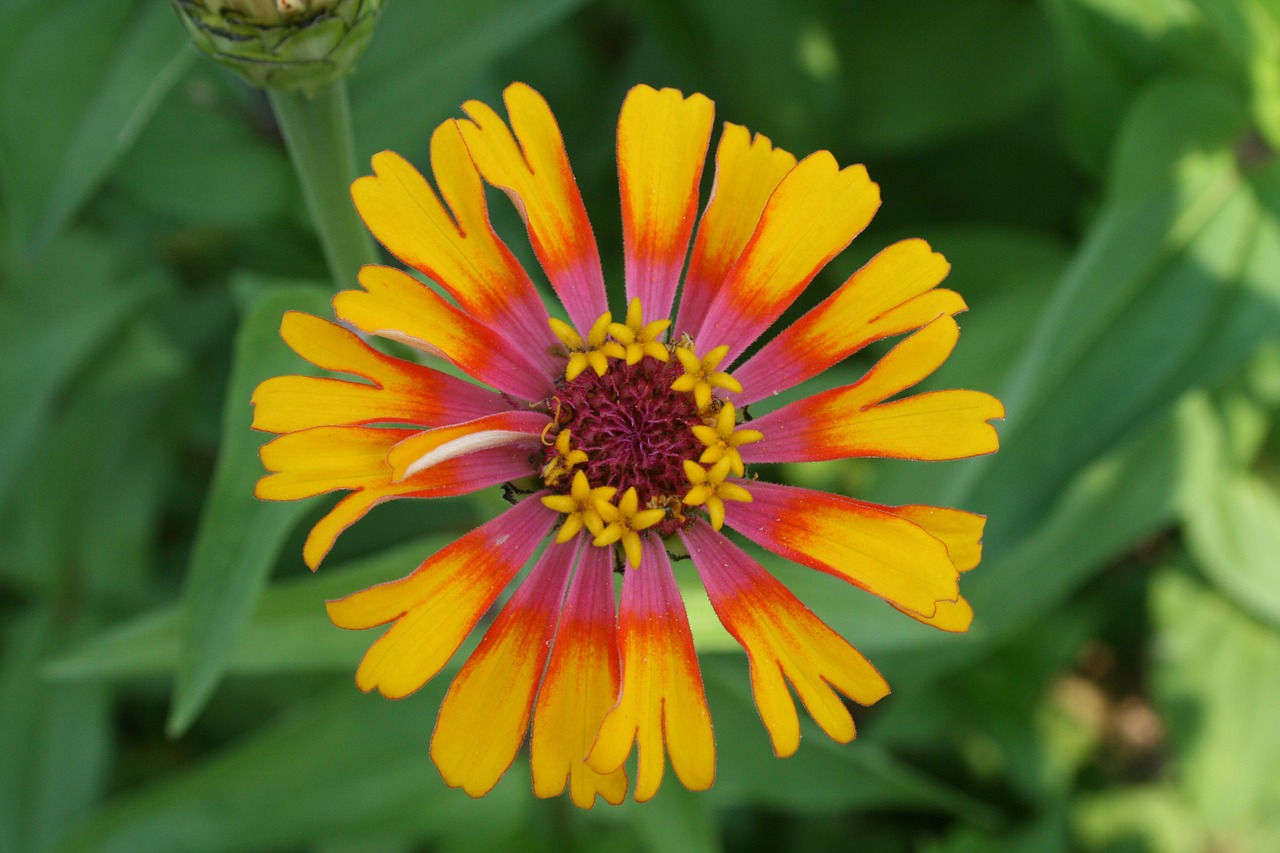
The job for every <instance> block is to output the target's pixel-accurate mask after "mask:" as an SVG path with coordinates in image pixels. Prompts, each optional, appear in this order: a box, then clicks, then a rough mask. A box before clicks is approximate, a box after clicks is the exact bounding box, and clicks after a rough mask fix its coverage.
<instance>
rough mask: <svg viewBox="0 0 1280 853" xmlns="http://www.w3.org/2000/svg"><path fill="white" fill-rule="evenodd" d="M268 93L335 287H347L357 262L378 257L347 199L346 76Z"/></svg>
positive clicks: (350, 164) (350, 158)
mask: <svg viewBox="0 0 1280 853" xmlns="http://www.w3.org/2000/svg"><path fill="white" fill-rule="evenodd" d="M267 95H268V97H270V99H271V108H272V110H273V111H274V112H275V114H276V121H277V122H278V123H279V124H280V130H281V132H283V134H284V142H285V147H286V148H287V149H288V151H289V159H291V160H293V167H294V170H295V171H296V172H297V173H298V181H299V182H300V183H301V184H302V194H303V196H304V197H305V198H306V200H307V210H309V211H310V212H311V218H312V220H313V221H314V222H315V226H316V231H317V232H318V233H319V235H320V244H321V246H323V248H324V257H325V260H326V261H327V262H328V264H329V272H330V273H332V274H333V280H334V282H335V283H336V284H337V286H338V287H339V288H344V287H351V286H352V285H354V284H355V281H356V273H357V272H358V271H359V269H360V267H361V266H363V265H364V264H374V263H378V261H379V257H378V251H377V248H376V247H375V246H374V243H373V240H372V239H371V238H370V237H369V232H368V231H367V230H365V227H364V224H363V223H362V222H361V221H360V217H359V216H357V215H356V211H355V207H354V206H353V205H352V203H351V193H350V189H349V188H350V186H351V182H352V181H353V180H355V178H356V160H355V146H354V145H353V144H352V141H351V111H350V109H349V107H348V105H347V84H346V81H345V80H338V81H336V82H334V83H330V84H329V85H328V86H325V87H324V88H322V89H320V90H319V91H317V92H315V93H314V94H312V95H306V94H303V93H301V92H292V91H285V90H283V89H268V90H267Z"/></svg>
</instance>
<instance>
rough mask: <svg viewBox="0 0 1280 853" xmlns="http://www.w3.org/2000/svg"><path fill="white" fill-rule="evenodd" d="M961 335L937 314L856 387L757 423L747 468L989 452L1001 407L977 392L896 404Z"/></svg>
mask: <svg viewBox="0 0 1280 853" xmlns="http://www.w3.org/2000/svg"><path fill="white" fill-rule="evenodd" d="M959 334H960V330H959V328H958V327H957V326H956V322H955V320H953V319H952V318H951V317H949V316H946V315H944V316H941V317H939V318H937V319H936V320H934V321H933V322H932V323H929V324H928V325H927V326H925V327H924V328H923V329H921V330H920V331H918V332H916V333H915V334H914V335H912V336H911V337H909V338H907V339H906V340H905V341H903V342H902V343H900V344H898V345H897V346H896V347H894V348H893V349H892V350H891V351H890V352H889V353H888V354H887V355H886V356H885V357H884V358H882V359H881V360H880V362H879V363H877V364H876V366H875V367H873V368H872V369H871V370H870V371H868V372H867V375H866V376H864V377H863V378H862V379H861V380H859V381H858V382H856V383H854V384H853V385H846V386H844V387H841V388H833V389H831V390H830V391H824V392H823V393H821V394H815V395H813V396H812V397H806V398H804V399H802V400H798V401H796V402H794V403H791V404H789V405H787V406H783V407H782V408H781V409H778V410H777V411H774V412H770V413H769V414H767V415H764V416H763V417H760V418H757V419H756V420H755V421H754V422H753V423H752V428H754V429H758V430H759V431H760V432H761V433H763V434H764V438H763V439H761V440H760V441H758V442H756V443H754V444H752V445H749V446H747V447H745V448H743V450H742V458H743V460H744V461H747V462H812V461H817V460H822V459H843V458H846V457H849V456H886V457H896V458H901V459H923V460H942V459H963V458H966V457H969V456H979V455H982V454H984V453H994V452H995V451H996V450H997V449H998V447H999V436H998V435H997V433H996V431H995V428H994V427H993V426H991V424H990V423H988V421H991V420H993V419H998V418H1002V417H1004V407H1003V406H1002V405H1001V404H1000V401H999V400H997V399H996V398H995V397H992V396H991V395H990V394H985V393H983V392H980V391H963V390H947V391H932V392H929V393H925V394H918V395H916V396H914V397H907V398H906V399H902V400H895V401H893V402H889V403H885V402H883V401H884V400H885V399H886V398H888V397H891V396H893V395H894V394H897V393H898V392H900V391H902V390H904V389H906V388H909V387H911V386H912V385H914V384H916V383H917V382H919V381H920V380H921V379H923V378H924V377H926V376H928V375H929V374H930V373H932V372H933V371H934V370H936V369H937V368H938V366H939V365H941V364H942V362H943V361H945V360H946V358H947V356H948V355H950V353H951V350H952V348H953V347H954V346H955V343H956V339H957V337H958V336H959Z"/></svg>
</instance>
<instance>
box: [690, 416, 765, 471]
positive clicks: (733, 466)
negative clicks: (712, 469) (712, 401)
mask: <svg viewBox="0 0 1280 853" xmlns="http://www.w3.org/2000/svg"><path fill="white" fill-rule="evenodd" d="M737 425H738V422H737V415H736V414H735V412H734V409H733V403H725V404H724V405H723V406H721V407H720V411H719V412H718V413H717V414H716V415H715V417H714V418H708V419H707V422H706V424H704V425H700V426H695V427H693V434H694V436H695V437H696V438H697V439H698V441H700V442H702V443H703V444H704V445H706V448H707V449H706V450H704V451H702V455H701V456H699V457H698V461H699V462H701V463H702V464H704V465H715V464H716V463H717V462H719V461H720V460H721V459H728V460H729V470H730V471H732V472H733V474H734V476H736V477H741V476H742V475H743V474H745V473H746V466H745V465H743V464H742V454H741V453H739V452H738V448H739V447H741V446H742V445H744V444H751V443H752V442H756V441H759V440H760V439H762V438H764V433H762V432H760V430H758V429H735V427H737Z"/></svg>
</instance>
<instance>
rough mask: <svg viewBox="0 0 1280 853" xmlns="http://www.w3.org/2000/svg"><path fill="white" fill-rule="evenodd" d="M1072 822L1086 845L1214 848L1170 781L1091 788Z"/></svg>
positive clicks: (1104, 851) (1105, 849)
mask: <svg viewBox="0 0 1280 853" xmlns="http://www.w3.org/2000/svg"><path fill="white" fill-rule="evenodd" d="M1072 823H1073V828H1074V829H1075V835H1076V838H1077V839H1078V841H1079V843H1080V845H1081V849H1083V850H1086V851H1099V853H1109V851H1115V850H1142V851H1145V852H1146V853H1202V851H1204V850H1205V849H1213V847H1212V845H1211V844H1210V843H1209V841H1208V839H1207V838H1205V836H1204V832H1203V830H1202V829H1201V828H1200V827H1199V826H1198V825H1197V823H1196V819H1195V816H1194V814H1193V813H1192V812H1191V811H1190V810H1189V809H1188V808H1187V803H1186V800H1185V798H1184V797H1183V796H1182V795H1181V793H1180V792H1179V791H1178V790H1176V789H1175V788H1174V787H1173V786H1172V785H1168V784H1155V785H1143V786H1139V787H1133V788H1116V789H1113V790H1109V791H1104V792H1101V793H1096V794H1092V795H1088V794H1086V795H1085V796H1082V797H1080V798H1079V801H1078V802H1077V803H1076V805H1075V809H1074V815H1073V821H1072ZM1256 849H1265V848H1256Z"/></svg>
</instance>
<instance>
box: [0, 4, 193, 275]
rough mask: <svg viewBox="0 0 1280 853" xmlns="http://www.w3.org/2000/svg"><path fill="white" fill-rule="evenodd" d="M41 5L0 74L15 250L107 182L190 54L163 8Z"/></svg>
mask: <svg viewBox="0 0 1280 853" xmlns="http://www.w3.org/2000/svg"><path fill="white" fill-rule="evenodd" d="M42 5H43V6H44V8H43V9H42V11H41V14H40V15H39V16H38V17H34V16H32V17H30V18H28V19H27V20H25V21H24V23H26V24H27V30H26V32H25V33H23V35H22V37H21V39H19V40H17V43H16V44H15V45H14V49H13V52H12V53H7V52H6V54H5V55H6V57H7V59H6V61H4V62H3V66H2V67H0V80H3V81H4V84H3V86H2V87H0V134H2V135H0V163H3V166H4V177H5V185H6V187H7V190H8V193H7V194H8V196H9V201H10V204H11V206H12V207H13V210H14V213H15V214H16V216H15V218H16V220H17V222H16V224H17V225H18V227H19V230H20V231H21V232H22V233H23V235H24V239H23V242H24V243H27V242H30V243H31V244H32V245H34V247H35V249H36V250H40V249H42V248H43V247H44V246H45V245H46V244H47V242H48V241H49V239H51V238H52V237H53V236H54V235H55V234H56V233H57V232H58V231H59V230H60V229H61V228H62V227H64V226H65V225H66V224H67V222H68V221H69V220H70V219H71V217H72V216H73V215H74V214H75V212H76V210H77V209H78V208H79V207H80V205H81V204H82V203H83V202H84V201H85V199H86V198H88V196H89V194H90V193H92V192H93V190H94V189H95V188H96V187H97V186H98V184H99V182H101V181H102V179H103V178H104V177H106V175H107V174H108V172H109V171H110V170H111V168H112V166H113V165H114V164H115V162H116V160H117V159H118V158H119V157H120V155H121V154H122V153H123V152H124V151H126V150H127V149H128V148H129V146H130V145H131V144H132V143H133V141H134V139H135V138H136V137H137V135H138V133H139V131H140V130H141V128H142V127H143V125H145V124H146V122H147V120H148V118H149V117H150V115H151V113H152V111H153V110H154V109H155V107H156V104H157V103H158V102H159V101H160V99H161V97H162V96H163V95H164V93H165V92H166V91H168V89H169V88H170V87H171V86H172V85H173V84H174V82H175V81H176V80H177V79H178V77H179V76H180V75H181V73H182V70H183V69H184V68H185V67H186V66H187V65H188V63H189V62H190V60H191V58H192V56H193V54H192V52H191V51H190V50H189V49H188V48H187V44H186V42H187V39H186V34H185V33H184V32H183V31H182V28H181V27H180V26H178V23H177V21H176V20H175V19H174V16H173V12H172V10H170V9H169V8H168V7H167V5H166V4H163V3H154V2H145V3H139V2H131V0H110V2H104V0H66V1H65V2H60V3H51V4H42ZM11 23H12V22H7V25H11ZM36 93H38V94H36Z"/></svg>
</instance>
